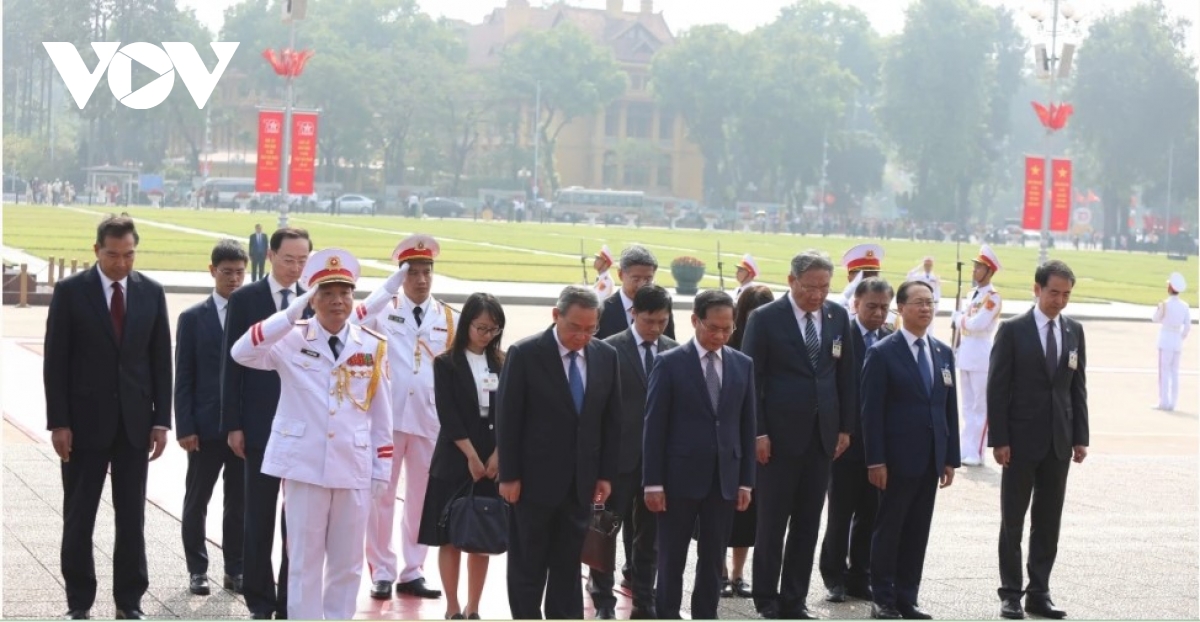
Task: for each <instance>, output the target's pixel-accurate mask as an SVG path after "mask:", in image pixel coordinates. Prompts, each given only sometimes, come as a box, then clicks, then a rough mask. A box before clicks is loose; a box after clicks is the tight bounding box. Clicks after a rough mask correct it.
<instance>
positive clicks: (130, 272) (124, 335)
mask: <svg viewBox="0 0 1200 622" xmlns="http://www.w3.org/2000/svg"><path fill="white" fill-rule="evenodd" d="M138 241H139V238H138V233H137V227H136V226H135V225H134V222H133V219H131V218H129V217H128V216H108V217H106V218H105V219H104V220H102V221H101V222H100V225H99V226H98V227H97V228H96V244H95V246H94V247H93V250H94V251H95V253H96V265H95V266H94V267H93V268H91V269H90V270H85V271H84V272H81V273H79V274H76V275H72V276H70V277H67V278H65V279H63V280H62V281H61V282H59V284H58V285H57V286H56V287H55V288H54V296H53V297H52V298H51V299H50V310H49V313H48V315H47V317H46V339H45V358H44V361H43V367H42V376H43V379H44V384H45V392H46V429H48V430H50V431H51V435H50V438H51V442H52V444H53V446H54V451H55V453H57V454H58V457H59V459H61V460H62V481H63V531H62V547H61V557H60V565H61V568H62V575H63V581H64V583H65V584H66V591H67V608H68V610H69V611H68V612H67V617H68V618H73V619H86V618H88V617H89V616H90V610H91V608H92V604H93V603H94V602H95V600H96V567H95V561H94V560H93V558H92V557H93V555H92V553H93V550H94V547H93V542H92V536H93V532H94V531H95V526H96V512H97V510H98V509H99V507H100V497H101V494H102V493H103V491H104V480H105V477H107V476H108V474H109V468H110V467H111V469H112V505H113V511H114V513H115V514H116V539H115V543H114V548H113V555H112V558H113V599H114V600H115V601H116V602H115V604H116V617H117V618H127V619H141V618H144V617H145V614H143V613H142V596H143V595H145V593H146V588H147V587H148V586H149V584H150V578H149V573H148V570H147V568H146V538H145V534H144V530H143V526H144V523H145V513H146V475H147V464H148V461H147V455H149V460H150V461H153V460H156V459H158V457H159V456H160V455H162V452H163V449H165V448H166V445H167V431H168V430H169V429H170V427H171V327H170V318H168V316H167V297H166V294H165V292H164V291H163V288H162V286H161V285H159V284H158V283H157V282H155V281H154V280H152V279H150V278H147V277H146V276H144V275H142V274H141V273H139V272H136V271H135V270H134V269H133V264H134V259H135V258H136V256H137V246H138Z"/></svg>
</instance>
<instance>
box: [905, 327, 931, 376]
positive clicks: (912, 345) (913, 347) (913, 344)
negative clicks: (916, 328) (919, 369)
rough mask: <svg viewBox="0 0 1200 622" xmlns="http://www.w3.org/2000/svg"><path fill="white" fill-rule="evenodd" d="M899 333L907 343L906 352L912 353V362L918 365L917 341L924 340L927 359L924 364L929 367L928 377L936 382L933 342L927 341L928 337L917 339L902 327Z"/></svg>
mask: <svg viewBox="0 0 1200 622" xmlns="http://www.w3.org/2000/svg"><path fill="white" fill-rule="evenodd" d="M900 332H901V333H903V334H904V341H906V342H908V351H909V352H910V353H912V357H913V360H914V361H917V364H918V365H919V364H920V361H921V359H919V358H917V353H918V352H920V350H918V349H917V340H918V339H923V340H925V358H926V359H928V360H927V361H926V362H927V363H928V365H929V377H930V378H931V379H933V381H934V382H937V374H936V373H934V372H936V371H937V369H936V368H935V367H934V363H933V342H932V341H930V340H929V335H925V336H923V337H918V336H916V335H914V334H912V333H910V332H908V329H906V328H904V327H901V328H900Z"/></svg>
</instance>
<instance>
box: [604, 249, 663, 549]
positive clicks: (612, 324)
mask: <svg viewBox="0 0 1200 622" xmlns="http://www.w3.org/2000/svg"><path fill="white" fill-rule="evenodd" d="M657 272H658V259H656V258H655V257H654V253H651V252H650V249H648V248H646V247H645V246H642V245H640V244H634V245H632V246H630V247H628V248H626V249H625V250H623V251H621V263H620V265H619V266H618V268H617V276H618V277H620V279H621V289H619V290H617V293H615V294H613V295H612V296H609V297H608V299H606V300H605V301H604V308H602V309H601V310H600V331H599V332H597V333H596V338H597V339H608V338H609V337H612V336H613V335H616V334H617V333H623V332H625V329H627V328H629V327H630V326H632V325H633V297H634V296H636V295H637V291H638V290H639V289H641V288H642V287H643V286H645V285H650V284H651V283H653V282H654V275H655V274H656V273H657ZM663 334H664V335H666V336H667V337H670V338H671V339H674V338H675V318H674V317H668V318H667V328H666V330H664V331H663ZM628 552H629V550H628V547H627V548H626V553H628Z"/></svg>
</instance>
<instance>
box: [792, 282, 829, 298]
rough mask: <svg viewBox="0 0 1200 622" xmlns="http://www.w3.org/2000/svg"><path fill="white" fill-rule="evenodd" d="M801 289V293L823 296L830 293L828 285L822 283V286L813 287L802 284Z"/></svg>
mask: <svg viewBox="0 0 1200 622" xmlns="http://www.w3.org/2000/svg"><path fill="white" fill-rule="evenodd" d="M799 289H800V293H801V294H821V295H822V296H824V295H826V294H828V293H829V286H828V285H822V286H820V287H812V286H809V285H803V284H801V285H800V286H799Z"/></svg>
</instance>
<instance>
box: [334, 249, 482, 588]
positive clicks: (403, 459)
mask: <svg viewBox="0 0 1200 622" xmlns="http://www.w3.org/2000/svg"><path fill="white" fill-rule="evenodd" d="M439 252H440V249H439V247H438V243H437V241H436V240H434V239H433V238H432V237H431V236H428V235H424V234H414V235H411V236H409V237H407V238H405V239H404V240H402V241H401V242H400V244H398V245H397V246H396V250H395V251H393V252H392V259H394V260H395V261H397V262H399V265H400V270H399V271H397V272H396V273H395V274H393V275H392V276H391V277H389V278H388V280H387V281H386V282H385V283H384V286H383V287H382V288H380V289H378V290H376V291H374V292H372V293H371V295H370V296H368V297H367V299H366V300H364V301H363V303H362V305H360V306H359V308H358V311H357V312H356V313H355V319H354V320H352V321H354V322H358V323H361V324H362V325H363V326H366V327H370V328H372V329H374V330H375V331H377V332H379V333H381V334H383V335H385V336H387V338H388V360H389V362H390V372H391V377H392V400H391V403H392V412H393V421H392V429H393V430H394V435H393V444H394V445H395V460H394V461H393V462H392V472H391V477H390V478H389V479H388V490H387V494H385V495H384V496H383V498H382V499H381V500H380V501H379V502H377V503H374V504H372V506H371V514H370V519H369V521H368V523H367V547H366V551H367V563H368V564H369V565H370V568H371V596H372V597H373V598H376V599H379V600H386V599H388V598H391V595H392V583H395V584H396V592H397V593H398V594H409V595H412V596H419V597H421V598H438V597H440V596H441V595H442V593H441V591H440V590H436V589H432V588H430V587H428V586H426V585H425V574H424V566H425V555H426V553H427V552H428V550H429V547H427V546H425V545H423V544H419V543H418V542H417V533H418V531H419V530H420V528H421V508H422V505H423V504H424V502H425V488H426V486H427V485H428V484H429V464H430V462H431V461H432V460H433V447H434V443H435V442H436V441H437V436H438V431H439V430H440V429H441V424H440V423H439V422H438V416H437V407H436V405H435V403H434V394H433V358H434V357H435V356H437V355H439V354H441V353H442V352H444V351H445V350H446V349H447V348H448V347H449V345H450V344H451V343H452V342H453V341H454V327H455V326H456V325H457V323H458V319H457V317H456V316H457V313H455V312H454V311H453V310H452V309H451V308H450V307H448V306H446V305H445V304H444V303H442V302H440V301H438V300H435V299H434V298H433V297H432V296H431V295H430V288H431V286H432V285H433V260H434V258H435V257H437V256H438V253H439ZM401 465H403V467H404V516H403V517H402V518H401V520H400V554H401V557H400V560H399V561H401V562H403V565H401V566H399V567H397V566H398V564H397V557H396V549H395V546H394V545H393V542H392V531H393V526H394V517H395V512H396V485H397V482H398V481H399V479H400V467H401Z"/></svg>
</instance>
